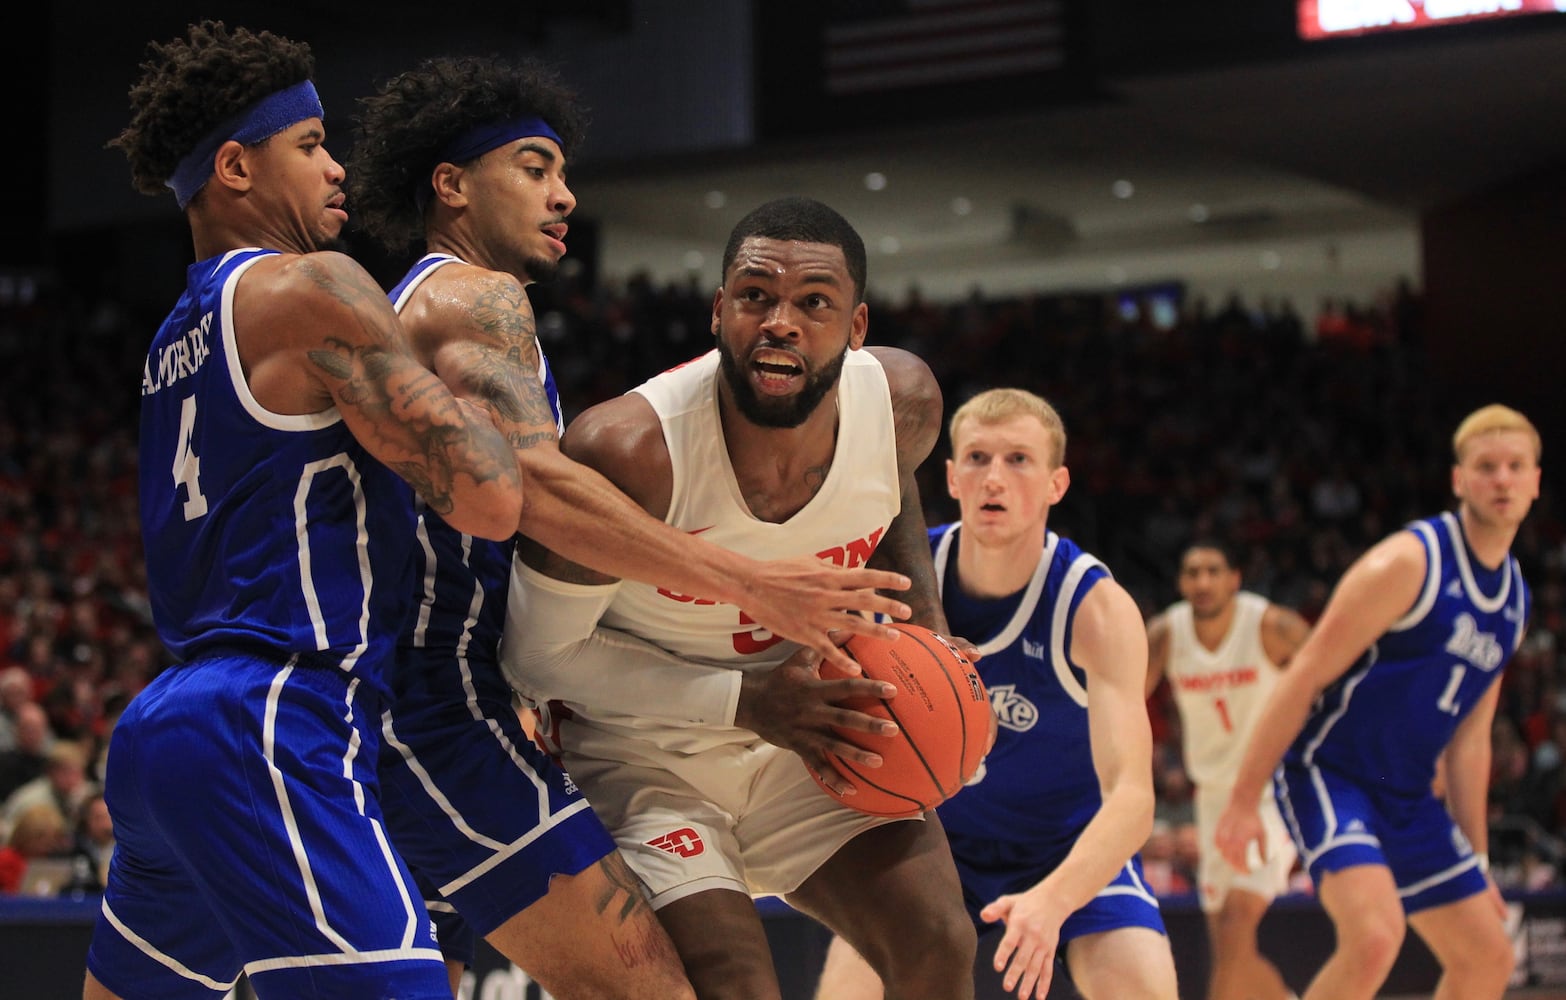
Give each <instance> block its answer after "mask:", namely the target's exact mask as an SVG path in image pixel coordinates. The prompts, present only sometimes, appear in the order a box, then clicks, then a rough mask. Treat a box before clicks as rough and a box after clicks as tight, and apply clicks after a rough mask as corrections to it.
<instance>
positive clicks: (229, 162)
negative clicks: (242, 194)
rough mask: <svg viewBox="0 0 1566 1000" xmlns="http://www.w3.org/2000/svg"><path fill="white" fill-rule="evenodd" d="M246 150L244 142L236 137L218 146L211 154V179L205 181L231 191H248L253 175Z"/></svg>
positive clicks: (253, 181)
mask: <svg viewBox="0 0 1566 1000" xmlns="http://www.w3.org/2000/svg"><path fill="white" fill-rule="evenodd" d="M248 152H249V151H248V150H247V148H246V147H245V144H244V143H242V142H240V141H238V140H237V139H230V140H228V141H227V142H225V143H223V145H221V146H219V147H218V151H217V152H216V153H214V154H213V156H212V179H211V180H209V181H208V182H207V183H209V184H211V183H213V182H216V183H218V184H221V185H223V186H224V187H226V188H228V189H229V190H231V191H249V190H250V188H251V187H252V186H253V185H254V183H255V176H254V175H253V174H252V173H251V171H250V164H249V163H248V159H247V157H248Z"/></svg>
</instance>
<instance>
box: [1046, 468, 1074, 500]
mask: <svg viewBox="0 0 1566 1000" xmlns="http://www.w3.org/2000/svg"><path fill="white" fill-rule="evenodd" d="M1049 487H1050V494H1051V496H1050V501H1049V505H1050V506H1051V507H1053V506H1055V505H1056V504H1058V503H1060V501H1061V498H1063V497H1064V496H1065V495H1066V491H1067V490H1068V489H1070V488H1071V470H1070V469H1068V468H1066V467H1065V466H1064V465H1062V466H1061V467H1060V468H1058V469H1056V470H1055V471H1054V472H1051V473H1050V474H1049Z"/></svg>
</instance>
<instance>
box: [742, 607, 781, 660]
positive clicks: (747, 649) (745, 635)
mask: <svg viewBox="0 0 1566 1000" xmlns="http://www.w3.org/2000/svg"><path fill="white" fill-rule="evenodd" d="M739 615H740V624H741V625H754V624H756V619H754V618H752V617H751V616H750V615H747V614H746V613H745V612H743V611H741V612H740V613H739ZM782 641H783V637H782V636H781V635H773V634H772V633H771V632H769V631H767V630H766V629H764V628H756V629H747V630H745V631H743V632H735V633H734V652H736V653H740V654H741V655H749V654H751V653H761V652H765V651H766V650H769V649H771V648H772V647H773V646H776V645H777V644H778V643H780V642H782Z"/></svg>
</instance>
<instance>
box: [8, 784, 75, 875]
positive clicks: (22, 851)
mask: <svg viewBox="0 0 1566 1000" xmlns="http://www.w3.org/2000/svg"><path fill="white" fill-rule="evenodd" d="M68 844H69V840H68V839H67V838H66V835H65V817H64V816H62V815H61V814H60V810H58V809H56V808H55V807H54V806H52V805H50V804H49V803H47V802H39V803H36V804H34V805H32V806H30V807H28V808H27V809H25V810H23V811H22V813H21V814H20V815H19V816H17V818H16V825H15V826H14V828H13V829H12V830H11V835H10V836H9V837H7V838H6V842H5V846H4V847H0V893H3V894H7V895H15V894H16V893H17V892H20V891H21V888H22V880H23V879H24V878H26V876H27V868H28V866H29V865H30V864H32V862H33V861H34V860H36V859H38V858H47V857H54V856H57V855H59V854H60V853H61V852H62V851H64V850H65V848H66V847H67V845H68Z"/></svg>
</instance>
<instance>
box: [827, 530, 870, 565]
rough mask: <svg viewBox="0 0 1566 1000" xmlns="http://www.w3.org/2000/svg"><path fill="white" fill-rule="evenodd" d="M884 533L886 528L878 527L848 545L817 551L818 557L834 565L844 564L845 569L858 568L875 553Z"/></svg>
mask: <svg viewBox="0 0 1566 1000" xmlns="http://www.w3.org/2000/svg"><path fill="white" fill-rule="evenodd" d="M884 534H886V529H885V528H877V529H875V530H874V531H872V532H870V534H868V535H866V536H865V537H863V538H857V539H855V540H854V541H851V542H849V543H848V544H847V545H834V546H832V547H831V548H830V549H822V550H821V551H820V552H817V553H816V558H817V559H821V560H823V561H825V562H829V563H832V564H833V565H834V566H842V567H843V568H844V569H858V568H859V567H861V566H863V565H864V564H865V563H867V562H869V561H870V557H871V556H873V555H875V547H876V546H877V545H880V544H881V536H882V535H884Z"/></svg>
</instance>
